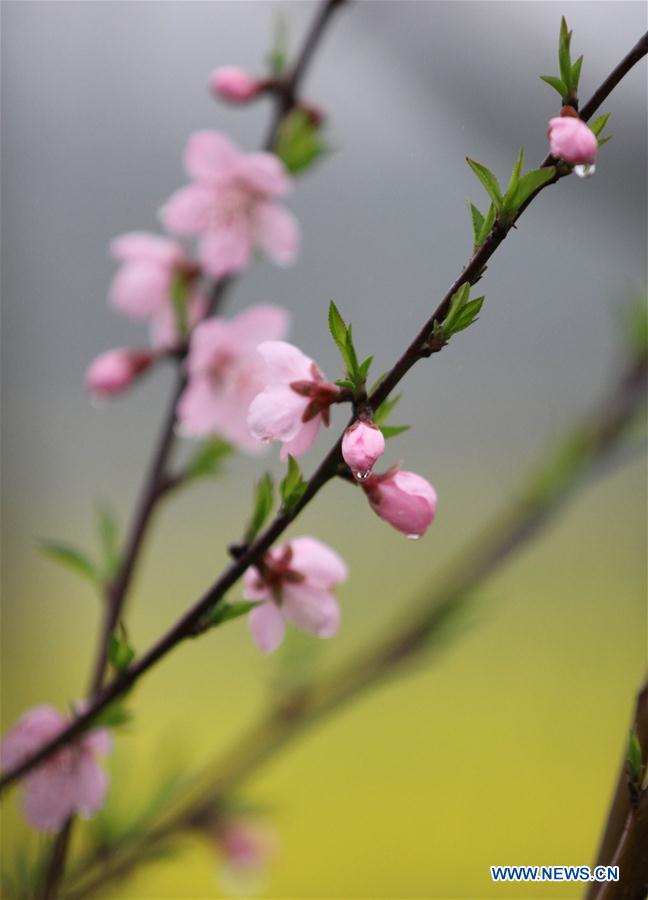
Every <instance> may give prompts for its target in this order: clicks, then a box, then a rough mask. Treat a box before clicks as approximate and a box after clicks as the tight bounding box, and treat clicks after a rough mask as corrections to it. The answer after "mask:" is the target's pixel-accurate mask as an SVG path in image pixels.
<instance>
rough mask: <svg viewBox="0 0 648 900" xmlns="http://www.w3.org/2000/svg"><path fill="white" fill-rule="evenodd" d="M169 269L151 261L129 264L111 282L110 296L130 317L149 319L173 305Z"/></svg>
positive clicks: (119, 308) (116, 305) (112, 302)
mask: <svg viewBox="0 0 648 900" xmlns="http://www.w3.org/2000/svg"><path fill="white" fill-rule="evenodd" d="M170 282H171V275H170V272H169V271H168V270H167V269H165V268H163V267H162V266H159V265H156V264H155V263H150V262H141V263H140V262H132V263H127V264H126V265H125V266H122V268H121V269H120V270H119V272H117V274H116V275H115V277H114V278H113V280H112V284H111V285H110V289H109V293H108V299H109V301H110V303H111V304H112V305H113V306H114V307H115V309H118V310H119V311H120V312H122V313H124V314H125V315H127V316H129V317H130V318H131V319H147V318H148V317H149V316H151V315H153V314H154V313H156V312H158V311H159V310H160V309H161V308H164V307H165V306H168V305H169V304H170V300H169V287H170Z"/></svg>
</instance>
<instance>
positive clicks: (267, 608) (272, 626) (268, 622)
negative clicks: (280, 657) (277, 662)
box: [248, 602, 286, 653]
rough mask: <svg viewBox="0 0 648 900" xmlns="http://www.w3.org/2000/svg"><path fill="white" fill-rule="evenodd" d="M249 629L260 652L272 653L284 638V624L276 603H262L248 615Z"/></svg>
mask: <svg viewBox="0 0 648 900" xmlns="http://www.w3.org/2000/svg"><path fill="white" fill-rule="evenodd" d="M248 622H249V625H250V631H251V632H252V637H253V638H254V642H255V643H256V645H257V647H258V648H259V650H261V651H262V653H272V651H273V650H276V649H277V647H278V646H279V644H280V643H281V642H282V641H283V639H284V634H285V632H286V626H285V623H284V620H283V617H282V615H281V613H280V612H279V610H278V609H277V607H276V605H275V604H274V603H272V602H269V603H263V604H262V605H261V606H257V608H256V609H253V610H252V612H251V613H250V615H249V616H248Z"/></svg>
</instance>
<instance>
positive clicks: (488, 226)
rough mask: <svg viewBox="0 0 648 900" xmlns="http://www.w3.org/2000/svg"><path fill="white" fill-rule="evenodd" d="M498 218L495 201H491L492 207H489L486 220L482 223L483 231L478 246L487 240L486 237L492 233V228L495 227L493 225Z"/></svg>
mask: <svg viewBox="0 0 648 900" xmlns="http://www.w3.org/2000/svg"><path fill="white" fill-rule="evenodd" d="M496 218H497V209H496V208H495V205H494V204H493V203H491V205H490V207H489V208H488V212H487V213H486V216H485V218H484V221H483V223H482V227H481V231H480V232H479V238H478V240H477V246H481V245H482V244H483V243H484V241H485V240H486V238H487V237H488V235H489V234H490V233H491V230H492V228H493V225H494V224H495V219H496Z"/></svg>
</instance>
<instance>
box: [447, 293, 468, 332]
mask: <svg viewBox="0 0 648 900" xmlns="http://www.w3.org/2000/svg"><path fill="white" fill-rule="evenodd" d="M469 296H470V285H469V284H468V282H467V281H464V283H463V284H462V285H461V286H460V287H459V288H458V289H457V290H456V291H455V293H454V294H453V295H452V297H451V298H450V309H449V310H448V314H447V315H446V317H445V319H444V321H443V334H444V337H446V338H448V337H450V335H451V334H453V333H454V327H453V326H454V323H455V322H456V320H457V317H458V316H459V314H460V312H461V310H462V308H463V307H464V306H465V304H466V302H467V301H468V297H469Z"/></svg>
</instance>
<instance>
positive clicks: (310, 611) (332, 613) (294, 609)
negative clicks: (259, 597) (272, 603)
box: [281, 582, 340, 638]
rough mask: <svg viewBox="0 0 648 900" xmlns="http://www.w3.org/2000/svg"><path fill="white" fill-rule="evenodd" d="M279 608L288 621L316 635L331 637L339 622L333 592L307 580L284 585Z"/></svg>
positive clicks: (337, 608)
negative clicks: (315, 585) (313, 584)
mask: <svg viewBox="0 0 648 900" xmlns="http://www.w3.org/2000/svg"><path fill="white" fill-rule="evenodd" d="M281 608H282V611H283V614H284V616H285V617H286V619H288V621H289V622H292V623H293V624H294V625H296V626H297V627H298V628H301V630H302V631H306V632H308V633H309V634H314V635H317V637H321V638H328V637H333V635H334V634H335V633H336V632H337V630H338V626H339V624H340V608H339V606H338V604H337V600H336V599H335V597H334V596H333V594H331V593H330V591H327V590H324V589H323V588H318V587H314V586H312V585H310V584H308V583H307V582H302V583H301V584H290V585H285V586H284V589H283V593H282V606H281Z"/></svg>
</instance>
